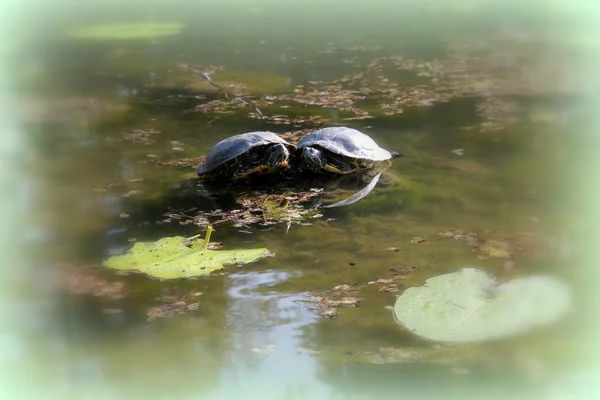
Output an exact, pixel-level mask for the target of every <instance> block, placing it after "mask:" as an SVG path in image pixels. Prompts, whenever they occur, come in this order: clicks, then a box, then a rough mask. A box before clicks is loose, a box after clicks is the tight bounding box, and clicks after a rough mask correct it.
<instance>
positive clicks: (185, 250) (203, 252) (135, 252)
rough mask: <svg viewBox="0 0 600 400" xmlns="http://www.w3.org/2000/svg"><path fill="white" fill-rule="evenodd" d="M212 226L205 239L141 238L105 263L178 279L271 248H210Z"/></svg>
mask: <svg viewBox="0 0 600 400" xmlns="http://www.w3.org/2000/svg"><path fill="white" fill-rule="evenodd" d="M211 232H212V228H211V227H209V228H208V231H207V232H206V238H205V240H204V241H203V242H199V243H196V244H195V245H193V244H192V245H190V244H191V243H192V240H193V239H195V237H194V238H190V239H188V238H185V237H182V236H174V237H166V238H162V239H160V240H158V241H156V242H138V243H136V244H135V245H134V246H133V247H132V248H131V249H130V250H129V251H128V252H127V253H126V254H123V255H118V256H112V257H110V258H109V259H108V260H106V261H105V262H104V264H103V265H104V266H106V267H109V268H113V269H118V270H139V271H141V272H144V273H146V274H148V275H150V276H153V277H155V278H162V279H175V278H185V277H191V276H198V275H205V274H209V273H211V272H213V271H216V270H219V269H221V268H223V267H224V266H225V265H231V264H245V263H249V262H253V261H256V260H258V259H259V258H261V257H264V256H267V255H268V254H269V250H267V249H265V248H260V249H244V250H208V243H209V240H210V234H211Z"/></svg>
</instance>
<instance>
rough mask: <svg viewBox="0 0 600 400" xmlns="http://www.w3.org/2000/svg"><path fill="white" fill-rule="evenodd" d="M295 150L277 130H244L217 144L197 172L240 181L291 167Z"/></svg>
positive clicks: (206, 177) (201, 176)
mask: <svg viewBox="0 0 600 400" xmlns="http://www.w3.org/2000/svg"><path fill="white" fill-rule="evenodd" d="M295 150H296V146H294V145H293V144H291V143H288V142H286V141H285V140H284V139H282V138H281V137H279V136H278V135H277V134H275V133H273V132H268V131H256V132H248V133H242V134H239V135H234V136H231V137H228V138H227V139H224V140H221V141H220V142H219V143H217V144H216V145H214V146H213V148H211V149H210V150H209V152H208V154H207V155H206V159H205V160H204V163H202V164H201V165H200V166H199V167H198V169H197V172H198V176H199V177H200V178H201V179H203V180H213V181H214V180H230V181H238V180H242V179H246V178H250V177H254V176H258V175H262V174H268V173H272V172H276V171H278V170H280V169H282V168H287V167H288V166H289V162H288V160H289V157H290V153H291V152H294V151H295Z"/></svg>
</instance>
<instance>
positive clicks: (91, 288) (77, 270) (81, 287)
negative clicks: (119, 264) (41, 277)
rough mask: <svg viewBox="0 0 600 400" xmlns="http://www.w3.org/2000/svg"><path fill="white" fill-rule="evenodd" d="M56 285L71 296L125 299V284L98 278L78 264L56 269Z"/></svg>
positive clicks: (88, 269) (65, 265)
mask: <svg viewBox="0 0 600 400" xmlns="http://www.w3.org/2000/svg"><path fill="white" fill-rule="evenodd" d="M57 284H58V286H59V287H62V288H63V289H66V290H67V291H69V292H70V293H72V294H76V295H82V294H88V295H92V296H95V297H102V298H106V299H110V300H120V299H122V298H124V297H125V295H126V291H125V283H123V282H119V281H115V282H110V281H107V280H106V279H103V278H101V277H99V276H98V274H97V273H96V272H94V271H92V270H91V268H90V267H86V266H84V265H78V264H62V265H60V266H59V267H58V274H57Z"/></svg>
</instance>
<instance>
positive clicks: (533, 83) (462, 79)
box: [0, 1, 594, 399]
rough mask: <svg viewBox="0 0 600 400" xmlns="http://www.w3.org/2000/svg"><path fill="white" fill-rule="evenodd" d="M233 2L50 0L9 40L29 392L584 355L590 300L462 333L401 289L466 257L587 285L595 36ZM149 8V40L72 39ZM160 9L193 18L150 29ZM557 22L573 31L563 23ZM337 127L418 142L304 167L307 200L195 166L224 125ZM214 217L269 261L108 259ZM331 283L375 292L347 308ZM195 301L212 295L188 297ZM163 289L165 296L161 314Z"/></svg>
mask: <svg viewBox="0 0 600 400" xmlns="http://www.w3.org/2000/svg"><path fill="white" fill-rule="evenodd" d="M63 3H64V4H66V2H62V3H61V4H63ZM239 3H240V4H236V6H233V5H227V6H223V5H222V4H220V3H219V4H217V3H216V2H212V3H211V2H208V3H206V4H205V3H204V2H203V4H202V5H198V4H195V3H194V4H192V3H191V2H184V1H182V2H180V4H179V5H178V7H176V6H174V5H172V4H171V5H168V6H167V5H162V4H158V3H156V4H154V3H152V4H146V3H144V6H143V7H141V6H140V4H139V2H129V3H128V4H127V5H125V4H122V5H116V4H113V6H114V7H115V8H110V7H109V6H107V5H104V4H100V2H98V4H97V5H96V6H92V5H86V7H89V8H85V9H82V8H78V7H72V6H70V7H66V6H65V7H62V6H60V5H58V3H57V6H56V9H55V10H53V11H49V13H48V15H44V16H43V18H39V17H40V16H41V15H40V13H37V12H33V11H32V10H24V12H23V13H22V18H23V22H22V23H21V25H26V27H25V28H24V27H23V26H18V27H16V28H15V29H16V30H15V32H17V33H19V35H15V38H17V39H18V40H16V41H15V43H13V44H12V45H10V46H8V45H7V46H0V51H1V52H3V54H5V55H9V56H10V57H7V58H8V59H9V62H8V63H7V66H8V68H9V70H10V71H9V72H10V74H11V75H10V76H11V80H10V88H11V94H12V95H13V96H14V99H15V100H16V101H15V102H14V103H15V104H18V105H19V106H18V107H16V109H15V110H14V112H12V113H9V114H12V115H7V118H6V121H5V123H7V124H9V122H11V121H12V122H14V123H15V124H14V125H11V126H10V128H11V130H12V131H18V133H19V135H18V136H19V137H21V138H22V139H23V141H24V143H22V144H21V146H22V149H21V150H22V151H21V150H19V152H18V157H13V158H11V159H10V160H8V159H4V160H8V161H9V162H8V164H9V165H12V166H15V165H19V166H20V167H22V171H23V172H24V173H25V174H26V175H27V179H24V180H23V184H22V185H21V186H20V187H21V188H23V189H22V190H21V189H15V190H14V192H15V193H18V194H19V196H20V197H18V202H17V203H16V204H14V207H11V208H10V209H9V210H14V209H18V208H19V207H18V205H19V204H20V205H21V206H22V207H25V206H26V205H27V206H29V205H30V203H31V202H35V203H36V204H35V207H33V206H31V207H30V208H31V209H30V210H28V213H27V214H26V215H21V214H20V213H19V215H18V218H20V220H19V221H18V223H19V226H21V227H22V229H23V232H24V234H23V235H21V236H23V240H24V241H25V243H26V247H25V248H26V249H27V252H26V253H27V254H26V256H27V257H26V258H27V261H28V263H26V264H25V265H26V266H24V267H23V268H19V269H16V268H15V269H14V270H15V271H17V272H15V275H14V276H13V277H12V278H16V280H17V281H18V282H19V283H18V285H17V284H15V285H12V284H11V286H12V287H11V288H10V289H11V291H10V293H11V296H10V301H9V302H7V303H6V304H7V309H8V312H7V316H6V317H5V318H4V320H5V321H11V323H13V322H14V326H11V328H13V329H14V330H15V331H16V332H17V333H18V334H17V335H13V334H11V333H5V334H4V333H3V334H2V335H0V346H1V347H2V351H0V353H1V354H2V359H3V361H5V362H7V363H8V365H10V370H9V371H8V372H9V375H7V376H9V377H10V378H11V379H12V380H13V383H14V385H15V386H16V387H17V389H18V390H19V393H18V395H19V396H21V397H23V398H36V397H39V395H40V394H44V396H45V397H52V398H54V397H56V398H90V399H95V398H98V399H106V398H138V397H144V398H157V399H172V398H173V399H175V398H176V399H179V398H215V399H221V398H274V399H305V398H311V399H313V398H315V399H316V398H318V399H321V398H323V399H326V398H344V399H348V398H357V399H368V398H375V397H377V398H379V397H381V396H383V397H386V398H387V397H389V398H391V397H392V396H394V397H397V396H398V394H399V393H401V394H404V395H409V396H414V397H423V398H428V397H431V396H437V395H439V394H440V393H445V394H446V395H447V396H446V397H448V398H450V397H459V396H461V397H465V396H469V397H471V396H472V397H474V398H476V397H477V396H479V397H481V393H482V391H483V393H484V394H485V398H490V397H492V398H494V397H498V398H500V397H514V396H516V395H517V394H518V393H524V395H523V396H524V397H528V398H531V397H536V396H548V394H549V393H551V392H552V391H554V390H556V388H555V387H554V386H552V384H551V383H552V382H561V381H562V380H563V379H565V374H567V373H571V372H572V371H575V372H574V373H576V372H578V371H579V370H580V368H581V365H582V361H581V355H582V354H585V353H586V351H587V350H588V349H589V345H590V343H589V340H588V339H585V338H584V337H583V336H582V335H581V334H580V326H581V322H580V321H579V320H578V319H577V318H576V317H577V316H570V317H568V318H567V319H565V320H564V321H563V323H562V324H558V325H557V326H555V327H551V328H549V329H547V330H543V331H540V332H536V333H533V334H531V335H528V336H525V337H521V338H516V339H511V340H509V341H500V342H494V343H486V344H478V345H465V346H456V347H455V346H446V345H444V346H442V345H440V344H435V343H430V342H426V341H423V340H421V339H418V338H416V337H414V336H411V335H410V334H408V333H407V332H404V331H402V330H401V329H400V327H399V326H398V325H397V324H396V323H395V321H394V319H393V317H392V315H391V313H390V311H389V309H388V307H389V306H392V305H393V304H394V302H395V300H396V295H398V294H399V293H401V292H402V291H403V290H405V289H407V288H409V287H413V286H420V285H421V284H422V283H423V281H424V280H425V279H427V278H430V277H432V276H436V275H439V274H442V273H448V272H452V271H455V270H457V269H460V268H463V267H478V268H482V269H485V270H487V271H489V272H491V273H493V274H494V275H495V276H497V277H499V278H500V279H506V280H509V279H512V278H513V277H517V276H528V275H531V274H534V273H538V272H544V273H548V274H551V275H555V276H557V277H558V278H560V279H562V280H564V281H565V282H567V283H568V284H570V285H572V286H573V287H575V289H577V288H578V286H577V285H578V284H579V283H578V281H577V278H578V277H576V276H573V275H572V274H573V272H572V271H573V269H572V268H570V266H571V265H570V264H569V263H570V262H571V263H572V260H573V259H574V257H576V256H577V251H578V247H577V245H576V244H574V242H573V239H572V237H571V231H570V229H572V227H573V226H577V224H579V223H580V217H578V218H579V219H578V221H579V222H576V223H572V222H570V221H567V220H569V217H571V215H570V214H574V211H572V210H571V209H569V208H568V207H566V201H567V200H569V196H570V193H571V190H572V187H571V186H569V185H571V182H572V181H573V178H574V177H573V176H572V175H570V174H571V172H570V171H569V170H568V169H567V168H564V166H565V165H571V160H573V159H576V158H577V157H576V156H574V153H573V151H574V147H573V146H572V145H573V143H572V142H569V141H568V140H570V138H572V137H573V135H574V134H572V135H567V134H566V133H567V132H570V133H573V127H575V128H580V127H581V121H582V120H583V119H585V115H583V114H586V111H585V109H582V108H581V107H580V106H581V103H582V102H581V99H580V97H579V94H580V91H581V88H582V86H584V85H583V84H584V83H583V82H581V81H580V80H578V79H576V78H577V77H579V76H581V74H575V73H572V71H575V70H577V68H580V67H581V62H582V61H584V59H585V57H586V56H587V55H588V54H589V53H590V52H591V51H592V50H593V49H594V48H593V47H589V46H593V44H592V43H590V42H589V41H585V40H583V38H582V37H581V35H580V34H581V32H580V31H581V29H580V30H577V29H576V28H577V26H576V25H574V24H573V20H571V19H568V18H569V17H568V16H566V15H564V14H562V13H561V12H558V11H556V10H557V9H555V8H552V7H540V8H539V9H537V10H535V11H533V10H525V9H517V8H514V9H513V8H511V7H516V6H514V5H511V4H509V3H507V5H504V6H502V5H493V4H492V3H493V2H470V3H469V5H465V4H463V3H462V2H461V4H460V5H458V4H452V2H444V4H440V5H436V4H433V3H431V2H425V3H421V2H414V4H413V2H402V5H400V4H394V5H393V6H389V7H388V6H384V5H383V4H377V3H375V4H369V5H368V6H367V5H356V6H353V7H349V6H348V5H347V4H346V3H342V2H328V3H327V4H321V3H318V4H317V3H315V2H310V3H306V4H304V3H303V5H294V6H289V7H288V5H285V6H282V5H281V4H279V3H276V2H267V1H263V2H259V3H257V4H252V6H251V7H250V6H249V5H247V4H242V2H239ZM399 3H400V2H399ZM434 3H435V2H434ZM552 4H554V3H552ZM386 7H387V8H386ZM553 7H554V6H553ZM553 10H554V11H553ZM200 11H201V12H200ZM509 11H510V12H509ZM553 13H554V14H553ZM506 14H510V15H512V16H516V17H515V18H511V19H510V20H509V19H506V18H505V17H504V15H506ZM116 15H119V17H118V18H117V16H116ZM140 19H141V20H143V21H146V22H147V24H146V25H144V26H145V28H144V29H146V28H147V29H146V30H145V31H144V32H146V33H148V34H147V35H146V36H147V37H146V38H142V39H136V40H121V41H115V40H112V39H111V40H103V39H102V38H99V37H96V38H94V39H93V40H91V39H90V38H85V39H84V38H74V37H72V36H69V32H71V31H72V30H74V29H76V28H79V27H82V26H85V25H89V24H95V23H109V22H129V20H131V21H134V20H135V21H134V22H139V20H140ZM162 20H164V21H166V22H173V21H176V22H179V21H180V22H181V23H184V24H185V25H186V26H187V27H186V28H185V29H183V30H182V31H181V33H179V34H176V35H171V36H162V35H158V34H157V33H156V32H154V33H153V32H151V29H150V28H151V25H150V21H152V22H162ZM65 21H67V22H68V23H67V22H65ZM73 21H77V24H75V23H74V22H73ZM509 21H510V22H509ZM540 21H544V23H540ZM549 21H560V22H561V24H558V22H556V24H558V25H560V27H558V25H557V28H556V31H552V32H548V29H547V28H546V26H547V25H548V24H549V25H553V24H555V22H552V23H550V22H549ZM25 22H27V24H25ZM546 22H547V24H546ZM75 25H77V26H75ZM144 32H142V33H144ZM113 33H114V32H113ZM139 34H140V32H139V31H136V35H139ZM155 36H156V37H155ZM182 63H183V64H189V65H194V66H197V67H198V68H199V69H202V71H209V72H210V73H211V75H210V79H211V80H212V81H214V82H216V83H217V84H218V87H214V86H213V85H210V84H209V83H208V82H206V80H203V79H201V78H198V76H195V75H194V74H190V73H189V72H186V71H184V70H182V69H181V68H179V65H180V64H182ZM224 93H227V96H229V97H230V98H226V97H225V94H224ZM11 118H12V119H11ZM323 124H325V125H334V124H335V125H345V126H351V127H354V128H356V129H359V130H361V131H363V132H365V133H368V134H369V135H370V136H371V137H373V138H374V140H376V142H377V143H378V144H380V145H381V146H382V147H384V148H389V149H394V150H396V149H397V150H398V151H400V152H402V153H403V154H404V157H403V158H400V159H395V160H393V162H392V165H391V166H389V167H388V168H387V169H386V170H385V171H384V172H383V173H382V174H381V175H378V174H376V173H375V174H373V175H371V176H370V177H369V178H368V179H366V180H364V181H351V182H345V183H340V182H336V181H334V180H326V181H320V180H316V179H315V180H309V181H308V182H294V184H298V185H300V187H301V189H302V191H303V193H304V194H306V193H309V192H310V190H311V189H316V190H317V191H315V192H310V193H313V194H315V195H314V196H313V195H310V196H307V198H306V201H305V202H301V201H297V200H298V198H302V196H300V195H299V194H298V192H295V193H292V195H297V196H298V197H293V196H291V195H290V193H289V192H286V191H281V193H277V194H276V195H275V192H276V189H278V188H275V187H274V186H270V187H267V188H261V190H262V192H260V193H258V194H257V193H256V192H255V193H251V194H248V192H244V191H243V190H242V191H230V192H227V193H216V194H215V193H213V192H210V190H208V189H207V188H202V187H199V186H198V184H197V181H196V179H195V174H194V171H195V168H196V167H197V165H198V164H199V162H200V161H201V160H202V156H204V155H205V154H206V152H207V151H208V149H209V148H210V147H211V146H212V145H213V144H214V143H216V142H218V141H219V140H221V139H223V138H225V137H227V136H229V135H232V134H237V133H242V132H248V131H253V130H271V131H274V132H276V133H278V134H281V135H283V136H285V137H286V138H289V139H290V140H292V141H294V140H298V139H299V138H300V137H301V136H302V135H303V134H305V133H306V132H307V131H310V130H312V129H315V128H317V127H320V126H321V125H323ZM9 125H10V124H9ZM17 128H18V129H17ZM13 136H14V135H13ZM13 136H10V137H13ZM8 137H9V136H7V138H8ZM4 145H5V146H7V147H8V146H9V145H10V143H9V142H6V143H4V144H3V146H4ZM13 150H14V149H13ZM3 169H4V168H3ZM369 182H370V183H369ZM15 187H17V186H15ZM557 187H561V188H562V190H560V192H559V191H557ZM204 189H206V190H204ZM288 189H289V188H288V187H286V190H288ZM296 189H298V188H296ZM321 189H323V191H321ZM11 190H12V189H11ZM261 196H262V197H261ZM270 196H279V197H275V198H274V197H270ZM286 197H288V198H286ZM357 198H359V201H355V200H356V199H357ZM302 199H304V198H302ZM275 200H276V201H275ZM336 202H341V203H342V204H343V207H331V208H325V207H323V208H319V209H318V210H316V206H317V205H319V204H336ZM274 205H275V206H277V207H275V206H274ZM278 207H279V208H278ZM305 208H310V209H311V211H314V212H312V213H305V214H302V213H300V210H303V209H305ZM219 209H220V212H222V214H218V215H217V214H214V212H217V211H218V210H219ZM249 209H251V211H248V210H249ZM282 209H283V210H282ZM238 210H239V211H240V215H242V214H243V215H246V216H247V217H248V218H249V219H245V220H241V219H240V218H239V217H232V215H233V214H235V213H237V211H238ZM245 212H247V213H246V214H244V213H245ZM11 213H12V212H10V213H8V214H7V215H6V218H8V217H10V216H11V215H9V214H11ZM209 213H213V214H210V215H209ZM223 213H229V214H226V216H227V218H230V219H227V220H226V221H224V220H225V219H226V218H222V219H221V220H218V221H217V219H218V218H221V217H222V216H223V215H225V214H223ZM250 214H251V215H250ZM236 215H237V214H236ZM250 217H251V218H250ZM236 218H237V219H236ZM209 222H210V223H213V224H215V227H216V230H215V233H214V234H213V240H215V241H219V242H223V245H224V247H225V248H226V249H237V248H258V247H266V248H268V249H269V250H270V251H271V252H273V253H275V256H274V257H269V258H266V259H262V260H260V261H258V262H256V263H252V264H248V265H244V266H242V267H236V266H232V267H228V268H225V269H224V270H223V271H220V272H219V273H217V274H214V275H212V276H203V277H198V278H194V279H186V280H167V281H159V280H153V279H149V278H148V277H147V276H145V275H142V274H117V273H116V272H115V271H109V270H107V269H104V268H100V267H98V265H99V264H100V263H101V261H102V260H104V259H106V258H107V257H108V256H110V255H112V254H118V253H122V252H123V251H125V249H127V248H128V247H129V246H131V245H132V243H134V242H136V241H153V240H157V239H159V238H161V237H165V236H175V235H196V234H199V233H202V231H203V228H204V227H205V226H206V225H207V224H208V223H209ZM15 249H16V247H15V246H12V248H8V249H7V254H9V253H8V251H10V250H12V251H15ZM69 271H70V272H69ZM73 271H77V272H73ZM7 282H8V280H7ZM10 282H12V280H11V281H10ZM341 285H348V286H347V287H348V288H351V289H352V291H349V292H344V291H343V290H342V289H339V288H340V287H342V286H341ZM334 288H338V289H334ZM344 290H348V289H344ZM576 291H577V290H576ZM13 292H14V293H13ZM307 294H313V295H314V296H313V297H309V296H307ZM191 297H194V300H190V298H191ZM316 297H320V298H323V299H326V300H327V301H336V300H342V299H343V298H344V297H352V298H356V299H359V300H360V306H359V307H347V308H344V307H336V312H338V313H339V316H338V317H337V318H331V319H330V318H326V317H323V316H321V315H320V313H319V310H316V309H317V308H318V306H319V305H318V304H313V303H311V302H310V300H311V299H312V298H316ZM182 301H183V302H184V304H185V305H188V304H189V303H190V302H192V301H193V302H194V303H199V305H198V307H197V308H192V309H189V310H188V309H186V311H185V312H178V311H177V304H181V303H180V302H182ZM186 302H187V303H186ZM165 304H168V305H169V307H170V308H169V310H171V311H172V312H171V313H170V314H169V315H159V316H157V315H156V314H152V315H154V316H153V317H151V314H149V312H150V310H152V309H157V308H160V307H163V306H164V305H165ZM328 304H329V303H328ZM331 304H335V303H331ZM353 304H354V303H353ZM330 315H334V314H330ZM336 315H338V314H336ZM7 332H8V331H7ZM567 338H568V339H567ZM580 338H581V339H580ZM30 380H34V381H35V382H37V383H38V384H37V385H32V384H29V383H28V382H29V381H30ZM432 382H434V383H435V384H432ZM19 396H16V397H15V396H13V397H11V398H19Z"/></svg>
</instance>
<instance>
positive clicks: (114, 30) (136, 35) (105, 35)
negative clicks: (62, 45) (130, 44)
mask: <svg viewBox="0 0 600 400" xmlns="http://www.w3.org/2000/svg"><path fill="white" fill-rule="evenodd" d="M183 28H185V25H183V24H179V23H173V22H170V23H169V22H140V23H129V24H125V23H123V24H103V25H90V26H84V27H81V28H77V29H74V30H73V31H71V32H70V34H71V36H73V37H76V38H81V39H94V40H115V39H117V40H128V39H154V38H158V37H162V36H171V35H178V34H179V33H181V31H182V29H183Z"/></svg>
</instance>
